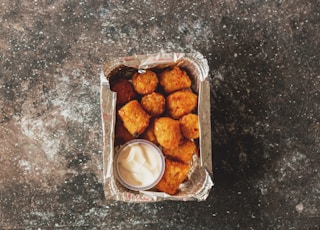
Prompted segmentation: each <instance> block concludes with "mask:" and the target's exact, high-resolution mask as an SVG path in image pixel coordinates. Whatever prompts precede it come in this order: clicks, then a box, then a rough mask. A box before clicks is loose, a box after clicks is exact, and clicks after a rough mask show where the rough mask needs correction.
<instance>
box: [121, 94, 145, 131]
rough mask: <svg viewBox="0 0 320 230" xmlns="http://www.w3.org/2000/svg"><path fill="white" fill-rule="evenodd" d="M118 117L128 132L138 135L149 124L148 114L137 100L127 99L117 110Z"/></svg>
mask: <svg viewBox="0 0 320 230" xmlns="http://www.w3.org/2000/svg"><path fill="white" fill-rule="evenodd" d="M118 114H119V117H120V119H121V120H122V122H123V125H124V127H125V128H126V129H127V130H128V131H129V133H130V134H131V135H132V136H134V137H138V136H139V135H140V134H141V133H143V132H144V130H145V129H146V128H147V127H148V125H149V120H150V115H149V114H147V113H146V112H145V111H144V110H143V108H142V106H141V105H140V103H139V102H138V101H137V100H132V101H129V102H128V103H127V104H125V105H124V106H122V107H121V108H120V109H119V110H118Z"/></svg>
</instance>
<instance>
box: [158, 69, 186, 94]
mask: <svg viewBox="0 0 320 230" xmlns="http://www.w3.org/2000/svg"><path fill="white" fill-rule="evenodd" d="M159 82H160V85H161V86H162V87H163V89H164V91H165V92H166V93H173V92H175V91H177V90H180V89H184V88H189V87H190V86H191V80H190V78H189V76H188V74H187V73H186V72H185V71H183V70H181V69H180V68H179V67H178V66H174V67H173V68H172V69H168V70H165V71H163V72H161V73H160V74H159Z"/></svg>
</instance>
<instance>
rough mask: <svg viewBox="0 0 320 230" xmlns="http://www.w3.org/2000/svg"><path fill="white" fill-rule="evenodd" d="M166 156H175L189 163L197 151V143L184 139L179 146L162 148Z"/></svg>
mask: <svg viewBox="0 0 320 230" xmlns="http://www.w3.org/2000/svg"><path fill="white" fill-rule="evenodd" d="M162 152H163V154H164V155H165V156H167V157H171V158H175V159H177V160H178V161H181V162H183V163H185V164H188V163H189V162H190V161H191V159H192V156H193V154H194V153H195V152H196V145H195V143H194V142H193V141H191V140H188V139H184V140H183V141H182V142H181V143H180V144H179V146H178V147H176V148H174V149H165V148H163V149H162Z"/></svg>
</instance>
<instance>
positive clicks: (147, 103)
mask: <svg viewBox="0 0 320 230" xmlns="http://www.w3.org/2000/svg"><path fill="white" fill-rule="evenodd" d="M165 103H166V99H165V97H164V96H163V95H162V94H160V93H157V92H152V93H150V94H147V95H144V96H143V97H142V99H141V105H142V107H143V108H144V110H145V111H147V113H149V114H150V115H151V116H159V115H161V114H162V113H163V112H164V109H165Z"/></svg>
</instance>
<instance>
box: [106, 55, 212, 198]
mask: <svg viewBox="0 0 320 230" xmlns="http://www.w3.org/2000/svg"><path fill="white" fill-rule="evenodd" d="M176 63H177V64H178V65H180V66H184V65H185V66H188V65H190V64H191V65H193V67H194V68H192V70H193V71H194V72H193V73H192V75H194V76H197V79H196V80H197V89H196V90H197V91H198V96H199V102H200V103H199V105H198V115H199V122H200V143H199V145H200V153H201V154H200V159H199V162H200V163H199V167H197V168H196V169H195V172H193V173H192V175H191V177H190V178H189V182H188V183H189V186H188V187H191V188H196V189H195V190H192V191H190V192H185V191H184V192H183V189H182V192H181V193H178V194H177V195H174V196H171V195H168V194H166V193H162V192H152V191H141V192H133V191H130V190H127V189H125V188H123V187H121V185H119V183H118V181H117V180H116V178H115V174H114V172H113V157H114V151H115V150H114V130H115V129H114V127H115V116H116V114H115V113H116V109H115V108H116V93H114V92H112V91H111V90H110V85H109V81H108V76H109V74H111V72H112V71H113V70H115V69H116V68H118V67H120V66H128V67H133V68H137V69H149V68H153V67H157V66H159V65H161V66H166V65H172V64H176ZM208 73H209V66H208V63H207V60H206V59H205V58H204V57H203V56H202V54H200V53H161V52H160V53H156V54H146V55H136V56H131V57H124V58H116V59H113V60H111V61H110V62H108V63H106V64H105V66H104V68H103V71H101V74H100V80H101V91H100V106H101V118H102V126H103V183H104V194H105V198H106V200H116V201H124V202H138V203H140V202H156V201H163V200H176V201H204V200H206V199H207V197H208V195H209V192H210V190H211V188H212V186H213V185H214V184H213V181H212V161H211V159H212V154H211V124H210V85H209V80H208ZM194 177H196V178H195V179H193V178H194ZM199 178H200V180H199Z"/></svg>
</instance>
